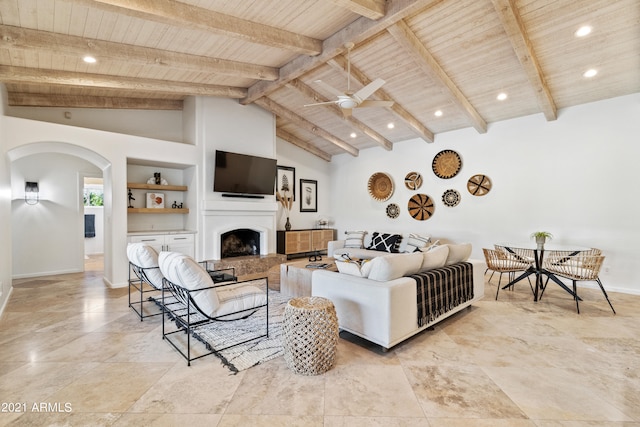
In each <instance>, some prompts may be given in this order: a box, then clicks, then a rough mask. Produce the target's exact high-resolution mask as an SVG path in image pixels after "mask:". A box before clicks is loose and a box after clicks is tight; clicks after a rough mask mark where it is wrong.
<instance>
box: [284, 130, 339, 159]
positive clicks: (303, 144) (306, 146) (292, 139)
mask: <svg viewBox="0 0 640 427" xmlns="http://www.w3.org/2000/svg"><path fill="white" fill-rule="evenodd" d="M276 136H277V137H278V138H280V139H283V140H285V141H287V142H288V143H290V144H293V145H295V146H296V147H299V148H302V149H303V150H305V151H308V152H309V153H311V154H313V155H314V156H318V157H320V158H321V159H322V160H324V161H327V162H330V161H331V154H329V153H327V152H325V151H322V150H321V149H319V148H318V147H316V146H315V145H313V144H311V143H309V142H307V141H304V140H303V139H301V138H298V137H297V136H295V135H293V134H291V133H289V132H287V131H286V130H284V129H282V128H276Z"/></svg>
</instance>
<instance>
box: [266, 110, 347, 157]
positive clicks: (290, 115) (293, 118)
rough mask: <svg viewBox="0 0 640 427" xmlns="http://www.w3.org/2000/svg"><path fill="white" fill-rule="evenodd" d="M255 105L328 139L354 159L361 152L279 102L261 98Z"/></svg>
mask: <svg viewBox="0 0 640 427" xmlns="http://www.w3.org/2000/svg"><path fill="white" fill-rule="evenodd" d="M255 104H257V105H259V106H261V107H262V108H264V109H265V110H267V111H271V112H272V113H273V114H275V115H276V116H280V117H282V118H283V119H286V120H288V121H290V122H292V123H293V124H295V125H296V126H300V127H301V128H303V129H305V130H307V131H308V132H311V133H312V134H314V135H317V136H319V137H321V138H324V139H326V140H327V141H329V142H330V143H332V144H333V145H335V146H336V147H338V148H340V149H341V150H344V151H345V152H347V153H349V154H351V155H352V156H354V157H357V156H358V154H359V150H358V149H357V148H356V147H354V146H353V145H351V144H348V143H346V142H345V141H343V140H341V139H340V138H338V137H337V136H335V135H332V134H331V133H329V132H327V131H326V130H324V129H322V128H321V127H319V126H317V125H315V124H314V123H312V122H310V121H309V120H307V119H305V118H304V117H301V116H299V115H298V114H296V113H294V112H293V111H291V110H289V109H287V108H285V107H283V106H282V105H280V104H278V103H277V102H275V101H273V100H271V99H269V98H260V99H258V100H256V101H255Z"/></svg>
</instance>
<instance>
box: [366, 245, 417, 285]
mask: <svg viewBox="0 0 640 427" xmlns="http://www.w3.org/2000/svg"><path fill="white" fill-rule="evenodd" d="M422 258H423V255H422V253H420V252H414V253H410V254H391V255H384V256H379V257H376V258H374V259H372V260H371V271H370V272H369V279H371V280H375V281H378V282H386V281H388V280H394V279H398V278H400V277H403V276H408V275H410V274H415V273H417V272H418V271H419V270H420V266H421V265H422Z"/></svg>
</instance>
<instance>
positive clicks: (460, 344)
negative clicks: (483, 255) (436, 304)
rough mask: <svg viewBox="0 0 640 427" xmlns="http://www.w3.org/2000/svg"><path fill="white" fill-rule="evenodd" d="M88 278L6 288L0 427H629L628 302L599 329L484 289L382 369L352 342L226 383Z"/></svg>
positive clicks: (635, 355)
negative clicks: (320, 369) (330, 363)
mask: <svg viewBox="0 0 640 427" xmlns="http://www.w3.org/2000/svg"><path fill="white" fill-rule="evenodd" d="M92 265H93V264H89V265H88V270H87V271H86V272H85V273H84V274H69V275H64V276H55V277H52V276H49V277H43V278H37V279H22V280H17V281H14V286H15V288H14V290H13V293H12V295H11V298H10V301H9V303H8V305H7V307H6V309H5V312H4V314H3V316H2V318H1V319H0V402H1V403H2V408H0V409H1V410H2V412H0V425H38V426H40V425H43V426H44V425H47V426H49V425H80V426H100V425H105V426H107V425H109V426H110V425H114V426H123V425H135V426H142V425H154V426H156V425H158V426H171V425H180V426H184V425H188V426H201V425H202V426H305V427H306V426H327V427H337V426H349V427H359V426H363V427H364V426H366V427H369V426H424V427H427V426H429V427H441V426H447V427H450V426H451V427H457V426H460V427H466V426H486V427H502V426H505V427H506V426H516V427H520V426H522V427H525V426H539V427H561V426H563V427H579V426H610V427H612V426H640V340H639V337H640V322H639V320H640V296H632V295H626V294H619V293H613V292H611V293H610V297H611V299H612V302H613V304H614V307H615V308H616V310H617V312H618V314H617V315H615V316H614V315H613V314H612V313H611V311H610V309H609V306H608V305H607V303H606V301H605V300H604V298H603V297H602V294H601V293H600V291H599V290H593V289H584V290H582V289H581V295H582V296H583V297H584V299H585V301H584V302H583V303H582V304H581V314H580V315H578V314H576V312H575V304H574V303H573V301H572V300H571V299H570V298H569V296H568V295H567V294H566V293H564V291H562V290H560V288H558V287H557V286H553V287H551V285H550V288H549V289H548V290H547V293H546V294H545V297H544V299H543V300H542V301H541V302H538V303H534V302H533V300H532V296H531V292H530V290H529V287H528V285H527V284H526V282H522V283H520V284H518V286H517V287H516V290H515V291H513V292H503V291H501V293H500V300H499V301H495V300H494V296H495V290H496V285H495V283H489V284H488V285H487V289H486V296H485V299H484V300H483V301H481V302H480V303H478V304H475V305H474V306H473V307H472V308H470V309H467V310H464V311H463V312H461V313H459V314H458V315H455V316H453V318H450V319H448V320H446V321H444V322H442V323H440V324H439V325H438V326H437V327H436V328H435V329H434V330H430V331H426V332H424V333H422V334H420V335H419V336H417V337H415V338H413V339H411V340H409V341H408V342H406V343H404V344H402V345H400V346H398V347H397V348H395V349H393V350H392V351H390V352H388V353H382V352H380V351H377V350H376V349H375V348H367V346H366V345H362V343H357V340H355V339H353V337H351V339H349V340H347V339H341V340H340V341H339V346H338V361H337V364H336V366H335V367H334V368H333V369H331V370H330V371H329V372H327V373H326V374H324V375H320V376H313V377H305V376H299V375H295V374H293V373H291V372H290V371H289V370H288V369H287V367H286V365H285V363H284V360H283V358H278V359H275V360H272V361H270V362H267V363H266V364H264V365H260V366H257V367H254V368H251V369H249V370H247V371H243V372H240V373H239V374H237V375H232V374H231V373H230V372H229V371H228V370H227V369H226V368H224V367H223V366H222V365H221V364H220V362H219V361H218V359H216V358H215V356H209V357H207V358H204V359H200V360H198V361H195V362H194V363H193V364H192V366H191V367H187V364H186V363H185V361H184V360H183V359H182V358H181V357H180V356H179V355H178V354H177V353H176V352H175V351H174V350H173V349H172V348H171V347H170V346H169V345H168V344H167V343H165V342H163V341H162V339H161V332H160V331H161V329H160V327H161V323H160V319H159V318H158V317H155V318H149V319H146V320H145V321H144V322H140V320H139V319H138V318H137V317H136V316H135V315H134V313H133V312H132V311H131V310H130V309H129V308H128V307H127V295H126V290H124V289H115V290H110V289H107V288H105V286H104V285H103V282H102V279H101V272H100V271H99V262H96V263H95V265H93V267H92ZM92 268H93V269H92ZM487 278H488V276H487ZM495 281H496V280H495V278H494V282H495ZM605 285H606V283H605ZM343 335H344V334H343ZM344 337H345V338H349V337H347V336H346V335H344ZM34 404H35V405H36V407H35V408H34ZM42 404H44V406H42ZM16 405H18V406H19V407H20V408H22V409H24V408H25V407H26V413H15V412H13V413H12V412H8V411H10V410H12V409H13V410H15V408H16ZM23 405H24V406H23ZM35 409H41V410H42V412H37V411H36V410H35Z"/></svg>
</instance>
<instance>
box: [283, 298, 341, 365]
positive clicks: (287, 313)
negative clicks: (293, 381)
mask: <svg viewBox="0 0 640 427" xmlns="http://www.w3.org/2000/svg"><path fill="white" fill-rule="evenodd" d="M282 332H283V335H282V341H283V342H282V346H283V349H284V360H285V362H286V363H287V366H288V367H289V369H291V370H292V371H293V372H295V373H297V374H302V375H318V374H322V373H324V372H327V371H328V370H329V369H331V367H332V366H333V364H334V363H335V360H336V347H337V345H338V316H337V314H336V309H335V307H334V306H333V303H332V302H331V301H330V300H328V299H326V298H322V297H301V298H293V299H291V300H289V302H288V303H287V306H286V307H285V309H284V319H283V325H282Z"/></svg>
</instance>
